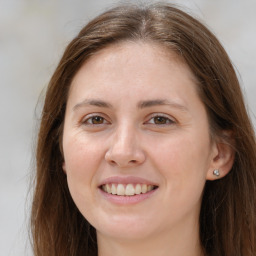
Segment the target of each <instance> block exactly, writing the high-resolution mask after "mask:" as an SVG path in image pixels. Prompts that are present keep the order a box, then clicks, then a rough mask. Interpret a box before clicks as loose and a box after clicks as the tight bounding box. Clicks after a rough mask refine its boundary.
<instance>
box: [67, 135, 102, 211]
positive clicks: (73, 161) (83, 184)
mask: <svg viewBox="0 0 256 256" xmlns="http://www.w3.org/2000/svg"><path fill="white" fill-rule="evenodd" d="M63 151H64V159H65V171H66V175H67V182H68V187H69V190H70V193H71V196H72V198H73V200H74V201H75V203H76V205H77V206H78V208H79V209H80V210H81V211H82V212H84V209H83V208H84V207H83V206H82V205H86V204H87V203H88V202H90V201H91V200H92V199H93V198H92V189H95V188H96V184H94V183H93V180H94V179H93V178H94V176H95V174H96V171H97V169H98V166H99V164H100V153H99V148H98V147H97V146H95V145H94V143H89V141H85V140H84V139H81V138H75V137H69V138H64V141H63Z"/></svg>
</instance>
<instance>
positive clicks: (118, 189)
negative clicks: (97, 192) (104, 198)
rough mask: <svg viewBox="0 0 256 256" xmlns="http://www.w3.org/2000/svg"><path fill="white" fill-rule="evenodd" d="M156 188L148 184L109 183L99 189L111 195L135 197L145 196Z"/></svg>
mask: <svg viewBox="0 0 256 256" xmlns="http://www.w3.org/2000/svg"><path fill="white" fill-rule="evenodd" d="M156 188H157V186H155V185H148V184H120V183H118V184H116V183H112V184H111V183H109V184H103V185H102V186H101V189H102V190H103V191H104V192H106V193H108V194H112V195H118V196H135V195H140V194H146V193H148V192H150V191H152V190H154V189H156Z"/></svg>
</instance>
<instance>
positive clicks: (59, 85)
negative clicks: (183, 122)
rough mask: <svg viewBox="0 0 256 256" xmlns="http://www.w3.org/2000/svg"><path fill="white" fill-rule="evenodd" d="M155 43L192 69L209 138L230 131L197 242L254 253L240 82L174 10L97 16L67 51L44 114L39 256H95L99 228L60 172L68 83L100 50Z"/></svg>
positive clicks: (253, 159)
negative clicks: (228, 165) (223, 167)
mask: <svg viewBox="0 0 256 256" xmlns="http://www.w3.org/2000/svg"><path fill="white" fill-rule="evenodd" d="M127 40H129V41H139V40H143V41H146V42H155V43H158V44H160V45H163V46H164V47H166V49H169V50H170V51H174V52H176V53H177V54H178V55H179V56H180V57H181V58H182V59H183V60H184V62H186V63H187V65H188V66H189V67H190V69H191V70H192V72H193V73H194V75H195V77H196V78H197V82H198V91H199V95H200V97H201V100H202V102H203V103H204V104H205V108H206V110H207V112H208V117H209V122H210V127H211V134H212V136H213V137H215V138H216V137H220V136H222V135H221V134H223V131H224V130H228V131H229V132H231V133H232V140H229V139H228V138H225V137H222V140H223V141H224V142H226V143H232V146H233V147H234V149H235V161H234V165H233V167H232V170H231V171H230V173H229V174H228V175H227V176H226V177H224V178H222V179H219V180H217V181H207V182H206V186H205V190H204V194H203V200H202V207H201V213H200V239H201V243H202V246H203V248H204V250H205V252H206V254H207V255H211V256H213V255H218V256H221V255H223V256H224V255H225V256H227V255H232V256H241V255H246V256H254V255H256V189H255V188H256V184H255V183H256V147H255V136H254V131H253V128H252V125H251V122H250V120H249V118H248V114H247V112H246V108H245V105H244V100H243V96H242V93H241V89H240V86H239V82H238V79H237V77H236V73H235V71H234V68H233V67H232V64H231V62H230V60H229V57H228V56H227V54H226V52H225V50H224V49H223V47H222V46H221V45H220V43H219V41H218V40H217V39H216V37H215V36H214V35H213V34H212V33H211V32H210V31H209V30H208V29H207V28H206V27H205V26H204V25H202V24H201V23H200V22H199V21H197V20H196V19H194V18H193V17H191V16H190V15H188V14H186V13H184V12H183V11H181V10H179V9H178V8H176V7H174V6H173V5H170V4H154V5H148V6H143V7H139V6H134V5H128V6H123V5H122V6H118V7H116V8H113V9H111V10H109V11H107V12H105V13H103V14H102V15H100V16H98V17H97V18H95V19H94V20H93V21H91V22H90V23H89V24H88V25H86V26H85V27H84V28H83V29H82V30H81V32H80V33H79V34H78V35H77V36H76V37H75V38H74V39H73V41H72V42H71V43H70V44H69V45H68V46H67V48H66V50H65V52H64V55H63V57H62V59H61V60H60V63H59V65H58V67H57V69H56V71H55V73H54V74H53V76H52V78H51V80H50V83H49V86H48V89H47V93H46V98H45V104H44V108H43V111H42V117H41V126H40V131H39V134H38V144H37V155H36V159H37V167H36V168H37V172H36V177H35V190H34V198H33V206H32V215H31V230H32V238H33V249H34V254H35V255H36V256H39V255H42V256H48V255H51V256H54V255H61V256H65V255H66V256H70V255H74V256H79V255H97V241H96V234H95V229H94V228H93V227H92V226H90V224H89V223H88V222H87V220H86V219H85V218H84V217H83V216H82V215H81V213H80V212H79V211H78V209H77V208H76V206H75V204H74V202H73V200H72V198H71V196H70V193H69V190H68V186H67V180H66V175H65V173H64V172H63V170H62V163H63V156H62V146H61V141H62V131H63V121H64V115H65V107H66V102H67V97H68V91H69V87H70V84H71V81H72V79H73V77H74V75H75V74H76V72H77V71H78V70H79V68H80V67H81V65H82V64H83V63H84V62H85V61H86V60H87V59H88V58H90V56H91V55H93V54H95V53H96V52H97V51H99V50H100V49H102V48H104V47H107V46H109V45H111V44H114V43H117V42H122V41H127Z"/></svg>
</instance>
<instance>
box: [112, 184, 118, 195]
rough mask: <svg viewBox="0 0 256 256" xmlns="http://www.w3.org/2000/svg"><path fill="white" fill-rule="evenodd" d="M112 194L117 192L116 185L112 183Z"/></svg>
mask: <svg viewBox="0 0 256 256" xmlns="http://www.w3.org/2000/svg"><path fill="white" fill-rule="evenodd" d="M111 194H113V195H116V194H117V191H116V186H115V185H114V184H112V186H111Z"/></svg>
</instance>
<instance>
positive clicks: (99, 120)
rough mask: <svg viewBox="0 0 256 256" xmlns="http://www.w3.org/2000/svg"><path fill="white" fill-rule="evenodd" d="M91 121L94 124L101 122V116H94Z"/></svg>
mask: <svg viewBox="0 0 256 256" xmlns="http://www.w3.org/2000/svg"><path fill="white" fill-rule="evenodd" d="M92 122H93V123H94V124H101V123H102V122H103V118H102V117H100V116H95V117H93V119H92Z"/></svg>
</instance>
